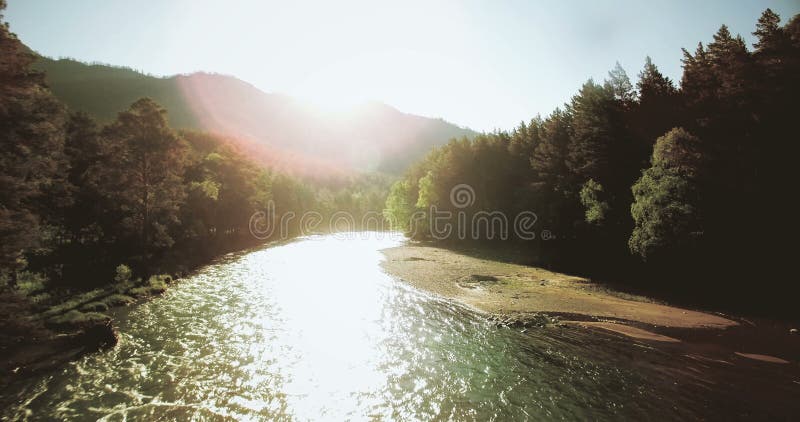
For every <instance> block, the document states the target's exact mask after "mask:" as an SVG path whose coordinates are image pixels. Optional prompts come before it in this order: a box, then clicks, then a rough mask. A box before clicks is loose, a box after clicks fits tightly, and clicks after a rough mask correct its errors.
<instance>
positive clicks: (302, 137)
mask: <svg viewBox="0 0 800 422" xmlns="http://www.w3.org/2000/svg"><path fill="white" fill-rule="evenodd" d="M35 67H36V68H37V69H38V70H40V71H43V72H44V73H45V77H46V80H47V83H48V85H49V86H50V89H51V90H52V91H53V93H54V94H55V95H56V97H58V98H59V99H60V100H61V101H63V102H64V103H65V104H67V106H69V107H70V108H71V109H73V110H76V111H83V112H86V113H88V114H89V115H92V116H93V117H95V118H96V119H97V120H99V121H100V122H103V123H106V122H110V121H112V120H113V119H114V118H115V117H116V115H117V113H118V112H120V111H122V110H124V109H126V108H127V107H128V106H129V105H130V104H131V103H132V102H134V101H135V100H136V99H138V98H141V97H150V98H152V99H154V100H155V101H156V102H158V103H159V104H161V105H162V106H163V107H164V108H165V109H166V110H167V112H168V118H169V121H170V124H171V125H172V126H173V127H175V128H179V129H189V130H203V131H208V132H213V133H218V134H220V135H224V136H226V137H230V138H234V139H236V140H238V142H239V143H240V144H242V146H243V147H244V148H245V149H248V150H250V152H251V153H253V154H254V155H255V156H256V157H257V158H260V159H261V161H263V162H265V163H268V164H270V165H274V166H277V167H284V169H285V170H292V167H311V168H312V169H313V168H325V167H330V168H331V169H339V170H342V171H348V170H356V171H363V170H368V171H371V170H378V171H382V172H387V173H400V172H402V171H403V170H405V168H406V167H407V166H408V165H410V164H411V163H413V162H414V161H416V160H418V159H419V158H421V157H422V156H424V154H425V153H427V151H429V150H430V149H432V148H433V147H436V146H439V145H442V144H444V143H446V142H447V141H448V140H450V139H452V138H461V137H464V136H466V137H473V136H475V135H476V134H477V133H476V132H475V131H472V130H471V129H468V128H464V127H460V126H457V125H455V124H452V123H449V122H447V121H445V120H443V119H440V118H430V117H423V116H417V115H414V114H411V113H405V112H402V111H399V110H397V109H396V108H394V107H392V106H390V105H387V104H385V103H381V102H377V101H370V102H365V103H362V104H360V105H357V106H355V107H353V108H352V109H350V110H349V112H345V113H325V112H323V111H321V110H319V109H317V108H314V107H312V106H309V105H307V104H305V103H303V102H302V101H300V100H298V99H295V98H293V97H291V96H288V95H286V94H282V93H268V92H265V91H262V90H260V89H258V88H257V87H256V86H254V85H253V84H251V83H249V82H247V81H244V80H241V79H239V78H237V77H235V76H231V75H224V74H218V73H211V72H194V73H190V74H178V75H172V76H153V75H149V74H146V73H144V72H141V71H138V70H134V69H131V68H126V67H118V66H112V65H108V64H102V63H84V62H80V61H77V60H74V59H58V60H55V59H50V58H47V57H40V58H39V60H38V61H37V63H36V66H35ZM298 162H303V163H305V164H306V165H303V166H300V165H298ZM309 163H311V164H309ZM301 172H303V171H301Z"/></svg>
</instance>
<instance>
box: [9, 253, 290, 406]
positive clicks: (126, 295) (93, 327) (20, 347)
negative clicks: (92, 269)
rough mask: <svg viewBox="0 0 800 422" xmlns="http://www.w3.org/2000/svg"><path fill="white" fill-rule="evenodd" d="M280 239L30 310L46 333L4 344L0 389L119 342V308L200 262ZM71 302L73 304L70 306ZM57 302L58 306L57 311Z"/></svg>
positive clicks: (164, 287) (150, 295) (163, 287)
mask: <svg viewBox="0 0 800 422" xmlns="http://www.w3.org/2000/svg"><path fill="white" fill-rule="evenodd" d="M289 240H293V238H292V239H289ZM281 242H283V240H278V241H275V240H271V241H264V242H258V243H254V242H249V243H245V244H243V245H241V246H238V247H230V248H222V249H220V251H219V252H218V253H216V254H214V255H211V256H208V257H207V258H205V259H200V260H197V261H189V260H183V261H180V262H172V264H175V265H183V266H184V268H185V269H186V270H185V271H179V272H178V273H177V274H175V276H174V277H173V276H172V275H170V274H161V275H154V276H151V277H150V278H148V279H147V280H142V279H136V280H130V281H128V282H123V283H109V284H107V285H105V286H103V287H102V288H99V289H95V290H92V291H84V292H75V293H74V294H72V295H70V296H68V297H64V298H63V299H62V300H61V301H60V302H58V303H56V304H53V305H51V306H50V307H49V308H45V309H40V310H39V311H37V312H36V313H35V314H33V315H32V322H34V323H42V324H43V327H44V328H45V330H46V331H45V332H44V333H42V334H45V335H44V336H39V337H35V338H31V339H30V340H28V341H24V342H20V343H18V344H16V345H14V346H11V347H8V348H7V349H5V350H3V351H4V356H3V358H2V359H0V373H2V374H3V375H4V377H3V381H2V382H0V390H2V389H3V388H5V386H6V385H7V384H9V383H10V382H11V381H12V380H13V379H14V378H17V377H24V376H27V375H30V374H35V373H41V372H46V371H49V370H52V369H55V368H58V367H60V366H61V365H64V364H66V363H69V362H72V361H75V360H77V359H80V358H81V357H83V356H85V355H87V354H91V353H96V352H98V351H102V350H106V349H110V348H113V347H114V346H116V343H117V339H118V335H117V329H116V326H115V324H114V323H115V317H116V315H117V314H118V312H119V310H120V309H124V308H129V307H132V306H137V305H139V304H141V303H144V302H146V301H149V300H153V299H155V298H158V297H160V296H162V295H163V294H164V293H166V292H167V291H168V290H169V289H170V288H171V287H173V286H175V285H176V284H178V283H180V282H181V281H183V279H184V278H186V277H188V276H190V275H191V274H192V273H194V271H196V270H197V269H198V268H201V267H203V266H205V265H209V264H212V263H214V262H215V261H216V260H219V259H222V258H224V257H226V256H228V255H230V254H238V253H244V252H246V251H249V250H252V249H256V248H261V247H265V246H268V245H272V244H276V243H281ZM92 293H94V294H92ZM98 303H103V304H105V305H106V306H104V307H102V308H100V309H93V308H91V306H92V305H94V306H97V304H98ZM67 304H70V306H66V305H67ZM87 306H88V307H87ZM54 308H59V309H58V311H57V312H53V309H54ZM59 319H62V320H63V321H59Z"/></svg>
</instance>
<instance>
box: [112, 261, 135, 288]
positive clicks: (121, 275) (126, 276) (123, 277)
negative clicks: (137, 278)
mask: <svg viewBox="0 0 800 422" xmlns="http://www.w3.org/2000/svg"><path fill="white" fill-rule="evenodd" d="M132 276H133V271H131V268H130V267H128V266H127V265H125V264H119V265H118V266H117V274H116V275H115V276H114V281H115V282H117V283H120V284H121V283H127V282H128V281H130V279H131V277H132Z"/></svg>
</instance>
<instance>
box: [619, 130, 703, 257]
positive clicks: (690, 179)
mask: <svg viewBox="0 0 800 422" xmlns="http://www.w3.org/2000/svg"><path fill="white" fill-rule="evenodd" d="M699 146H700V140H699V139H697V138H696V137H694V136H692V135H691V134H690V133H689V132H687V131H686V130H684V129H683V128H675V129H673V130H671V131H669V132H668V133H667V134H665V135H664V136H662V137H660V138H658V140H657V141H656V146H655V148H654V150H653V159H652V166H651V167H650V168H648V169H647V170H645V171H644V172H643V174H642V177H641V178H640V179H639V180H638V181H637V182H636V184H634V185H633V196H634V202H633V205H631V214H632V216H633V219H634V221H635V224H636V225H635V227H634V229H633V233H632V234H631V237H630V240H629V241H628V245H629V247H630V249H631V251H632V252H633V253H636V254H638V255H639V256H641V257H642V258H644V259H647V258H652V257H654V256H656V257H657V256H659V255H665V254H667V253H672V254H675V253H677V252H683V253H692V252H693V251H694V249H693V248H692V247H693V246H694V245H695V244H696V242H697V241H698V238H699V237H700V236H701V234H702V225H701V221H702V219H701V217H700V215H699V202H698V201H699V197H700V194H699V192H698V188H699V186H698V185H699V181H698V177H699V172H700V171H701V169H702V162H701V157H700V155H699V153H698V152H697V149H698V147H699Z"/></svg>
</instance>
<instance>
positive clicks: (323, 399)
mask: <svg viewBox="0 0 800 422" xmlns="http://www.w3.org/2000/svg"><path fill="white" fill-rule="evenodd" d="M401 242H403V238H402V237H401V236H399V235H396V234H387V233H351V234H339V235H329V236H314V237H307V238H303V239H299V240H297V241H294V242H290V243H287V244H282V245H277V246H270V247H264V248H262V249H258V250H251V251H248V252H243V253H239V254H231V255H228V256H226V257H224V258H222V259H220V260H219V261H217V262H216V263H214V264H212V265H209V266H207V267H205V268H203V269H201V270H199V271H198V272H196V273H195V274H194V275H193V276H191V277H189V278H187V279H184V280H182V281H180V282H179V283H178V284H177V285H176V286H174V287H172V288H170V290H169V291H168V292H167V293H166V294H165V295H164V296H163V297H160V298H157V299H154V300H151V301H149V302H146V303H143V304H141V305H138V306H135V307H132V308H129V309H125V310H122V311H120V313H119V314H118V315H117V316H116V317H117V321H118V327H119V332H120V342H119V344H118V345H117V347H115V348H114V349H112V350H109V351H106V352H101V353H96V354H92V355H89V356H86V357H84V358H83V359H81V360H80V361H78V362H74V363H72V364H69V365H66V366H65V367H64V368H63V369H61V370H59V371H56V372H54V373H49V374H45V375H41V376H38V377H35V378H32V379H28V380H25V381H24V382H21V383H19V384H18V385H15V386H13V388H15V389H16V391H15V392H14V394H13V396H14V400H13V402H14V403H13V404H12V405H9V406H8V407H6V409H4V411H5V412H6V415H7V418H9V419H20V418H29V419H31V420H39V419H74V420H95V419H103V420H125V419H127V420H131V419H135V420H138V419H145V420H153V419H161V420H173V419H177V420H183V419H195V420H226V419H236V420H241V419H255V420H262V419H279V420H347V419H352V420H364V419H366V420H373V419H374V420H432V419H452V420H510V419H514V420H525V419H533V420H538V419H543V418H544V419H570V420H572V419H630V420H643V419H697V418H704V419H722V418H738V417H755V418H761V417H773V418H786V419H788V418H789V416H790V415H792V414H793V413H794V412H795V411H796V410H797V407H796V406H797V405H796V402H795V401H794V400H795V399H797V398H799V397H798V396H794V398H793V397H792V395H793V394H794V393H795V392H800V389H795V388H798V387H800V384H794V385H793V384H792V382H793V381H792V380H791V379H787V377H786V376H785V375H784V376H782V375H781V374H782V373H783V372H781V371H782V369H780V368H778V369H773V368H774V367H779V366H781V365H775V364H768V363H759V364H757V365H752V364H751V365H750V366H746V367H742V366H741V365H738V366H737V365H735V363H736V362H733V363H732V362H731V361H724V362H722V361H717V360H715V359H711V358H700V357H698V356H694V355H692V354H687V353H684V352H681V351H680V350H679V349H665V348H664V347H662V346H657V345H654V344H653V343H645V342H634V341H630V340H627V339H624V338H621V337H619V336H616V335H611V334H603V333H601V332H596V331H587V330H584V329H580V328H572V327H559V326H554V325H548V326H544V327H541V328H529V329H527V330H522V329H511V328H503V327H497V326H496V325H494V324H492V323H491V322H489V321H488V320H486V319H485V318H484V317H483V316H481V315H480V314H478V313H476V312H473V311H471V310H469V309H465V308H464V307H461V306H458V305H456V304H454V303H451V302H449V301H447V300H444V299H441V298H438V297H435V296H432V295H429V294H427V293H424V292H421V291H418V290H416V289H414V288H412V287H409V286H408V285H406V284H404V283H403V282H402V281H399V280H395V279H393V278H392V277H390V276H389V275H387V274H386V273H384V272H383V271H382V270H381V268H380V261H381V259H383V256H382V254H381V253H380V249H383V248H386V247H391V246H396V245H399V244H401ZM759 365H761V366H759ZM770 365H771V366H770ZM733 366H736V369H731V368H732V367H733ZM784 369H785V368H784ZM781 376H782V378H781ZM754 377H756V380H755V381H754V380H753V379H754ZM759 377H760V378H759ZM759 379H760V380H763V381H764V383H765V385H774V383H775V382H778V383H780V385H779V386H778V387H776V391H777V393H776V394H768V395H763V396H768V398H767V399H766V400H765V398H764V397H757V398H754V396H753V394H754V393H753V392H752V391H751V389H753V388H758V387H757V386H758V385H759V381H758V380H759ZM775 379H778V381H775ZM795 382H796V381H795ZM756 395H757V394H756ZM7 398H8V397H7ZM792 403H795V404H794V405H792ZM792 406H795V407H794V408H792ZM794 414H795V415H796V413H794Z"/></svg>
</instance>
